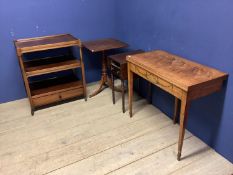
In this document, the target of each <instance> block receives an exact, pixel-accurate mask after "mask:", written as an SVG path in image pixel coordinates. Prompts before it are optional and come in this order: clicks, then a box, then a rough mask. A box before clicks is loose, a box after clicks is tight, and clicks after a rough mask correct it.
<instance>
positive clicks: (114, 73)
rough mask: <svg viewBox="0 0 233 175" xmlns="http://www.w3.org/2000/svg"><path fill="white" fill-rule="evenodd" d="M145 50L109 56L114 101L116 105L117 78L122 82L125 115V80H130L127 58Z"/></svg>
mask: <svg viewBox="0 0 233 175" xmlns="http://www.w3.org/2000/svg"><path fill="white" fill-rule="evenodd" d="M143 52H144V51H143V50H135V51H131V52H125V53H121V54H116V55H111V56H109V57H108V58H109V60H110V70H111V78H112V83H113V86H112V100H113V104H115V87H114V80H115V77H117V78H119V79H120V80H121V93H122V111H123V113H125V80H127V79H128V72H127V61H126V57H127V56H129V55H135V54H139V53H143Z"/></svg>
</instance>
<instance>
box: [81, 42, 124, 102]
mask: <svg viewBox="0 0 233 175" xmlns="http://www.w3.org/2000/svg"><path fill="white" fill-rule="evenodd" d="M83 46H84V47H85V48H87V49H88V50H89V51H91V52H93V53H96V52H102V75H101V80H100V86H99V88H98V89H97V90H96V91H95V92H94V93H92V94H91V95H90V98H91V97H94V96H96V95H97V94H99V93H100V92H101V91H102V90H103V87H104V86H110V87H112V85H111V80H110V78H108V75H107V57H106V51H109V50H113V49H119V48H124V47H128V44H126V43H124V42H121V41H119V40H116V39H111V38H110V39H102V40H95V41H87V42H83Z"/></svg>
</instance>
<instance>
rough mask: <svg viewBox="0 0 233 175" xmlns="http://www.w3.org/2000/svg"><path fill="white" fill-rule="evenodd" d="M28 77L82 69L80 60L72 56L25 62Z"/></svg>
mask: <svg viewBox="0 0 233 175" xmlns="http://www.w3.org/2000/svg"><path fill="white" fill-rule="evenodd" d="M24 66H25V71H26V76H27V77H32V76H36V75H43V74H47V73H53V72H58V71H64V70H69V69H76V68H80V67H81V62H80V60H77V59H76V58H74V57H71V56H69V55H68V56H59V57H53V58H43V59H39V60H32V61H27V62H24Z"/></svg>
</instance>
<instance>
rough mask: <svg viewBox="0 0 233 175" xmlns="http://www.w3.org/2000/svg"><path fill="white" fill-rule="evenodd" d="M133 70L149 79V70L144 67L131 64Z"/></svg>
mask: <svg viewBox="0 0 233 175" xmlns="http://www.w3.org/2000/svg"><path fill="white" fill-rule="evenodd" d="M131 70H132V71H133V72H135V73H136V74H138V75H139V76H141V77H143V78H145V79H147V71H146V70H144V69H142V68H140V67H136V66H134V65H133V64H131Z"/></svg>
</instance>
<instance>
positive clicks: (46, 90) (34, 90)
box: [30, 75, 83, 98]
mask: <svg viewBox="0 0 233 175" xmlns="http://www.w3.org/2000/svg"><path fill="white" fill-rule="evenodd" d="M80 88H81V89H82V88H83V85H82V81H79V80H78V79H77V77H76V76H75V75H72V76H64V77H54V78H50V79H46V80H42V81H36V82H31V83H30V89H31V95H32V98H38V97H42V96H47V95H51V94H54V93H59V92H63V91H68V90H72V89H80Z"/></svg>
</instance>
